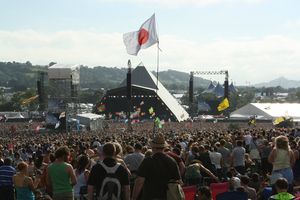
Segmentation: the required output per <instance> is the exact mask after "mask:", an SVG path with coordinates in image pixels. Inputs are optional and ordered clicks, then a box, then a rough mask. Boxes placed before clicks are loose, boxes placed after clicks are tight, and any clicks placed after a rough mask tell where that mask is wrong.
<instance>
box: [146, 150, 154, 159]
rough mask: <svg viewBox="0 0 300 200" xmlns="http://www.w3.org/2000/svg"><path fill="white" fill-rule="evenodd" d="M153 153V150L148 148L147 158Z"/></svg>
mask: <svg viewBox="0 0 300 200" xmlns="http://www.w3.org/2000/svg"><path fill="white" fill-rule="evenodd" d="M152 154H153V152H152V150H151V149H148V150H147V151H146V152H145V158H148V157H151V156H152Z"/></svg>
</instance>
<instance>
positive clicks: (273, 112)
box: [230, 103, 300, 119]
mask: <svg viewBox="0 0 300 200" xmlns="http://www.w3.org/2000/svg"><path fill="white" fill-rule="evenodd" d="M253 115H257V116H258V118H261V119H275V118H277V117H282V116H284V117H292V118H293V119H300V104H298V103H249V104H247V105H245V106H243V107H242V108H240V109H238V110H236V111H234V112H232V113H231V114H230V117H232V118H249V117H250V116H253Z"/></svg>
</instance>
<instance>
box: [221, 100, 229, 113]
mask: <svg viewBox="0 0 300 200" xmlns="http://www.w3.org/2000/svg"><path fill="white" fill-rule="evenodd" d="M228 107H229V101H228V99H227V98H225V99H223V101H222V102H221V103H220V104H219V106H218V111H223V110H225V109H226V108H228Z"/></svg>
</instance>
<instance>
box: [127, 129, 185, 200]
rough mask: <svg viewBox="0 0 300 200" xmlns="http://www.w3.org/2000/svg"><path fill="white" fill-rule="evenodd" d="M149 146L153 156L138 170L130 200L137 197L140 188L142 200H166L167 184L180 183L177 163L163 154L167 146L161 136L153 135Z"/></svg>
mask: <svg viewBox="0 0 300 200" xmlns="http://www.w3.org/2000/svg"><path fill="white" fill-rule="evenodd" d="M150 146H151V148H152V151H153V155H152V156H150V157H147V158H145V159H144V160H143V161H142V163H141V165H140V167H139V168H138V171H137V178H136V181H135V185H134V188H133V194H132V200H136V199H137V198H138V197H139V195H140V192H141V190H142V188H143V193H142V200H148V199H149V200H150V199H166V194H167V191H166V188H167V184H168V182H169V181H170V180H175V181H181V177H180V173H179V169H178V166H177V163H176V162H175V160H174V159H173V158H171V157H170V156H168V155H167V154H165V153H164V148H166V147H167V146H168V144H167V143H166V141H165V139H164V137H163V135H161V134H158V135H155V136H154V138H153V140H151V142H150Z"/></svg>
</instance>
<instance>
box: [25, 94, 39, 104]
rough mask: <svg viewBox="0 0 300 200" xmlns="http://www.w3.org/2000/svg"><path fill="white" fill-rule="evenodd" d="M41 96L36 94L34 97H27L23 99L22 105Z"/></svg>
mask: <svg viewBox="0 0 300 200" xmlns="http://www.w3.org/2000/svg"><path fill="white" fill-rule="evenodd" d="M38 97H39V95H35V96H33V97H30V98H28V99H25V100H23V101H22V103H21V104H22V105H26V104H30V103H31V102H33V101H34V100H36V99H37V98H38Z"/></svg>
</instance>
